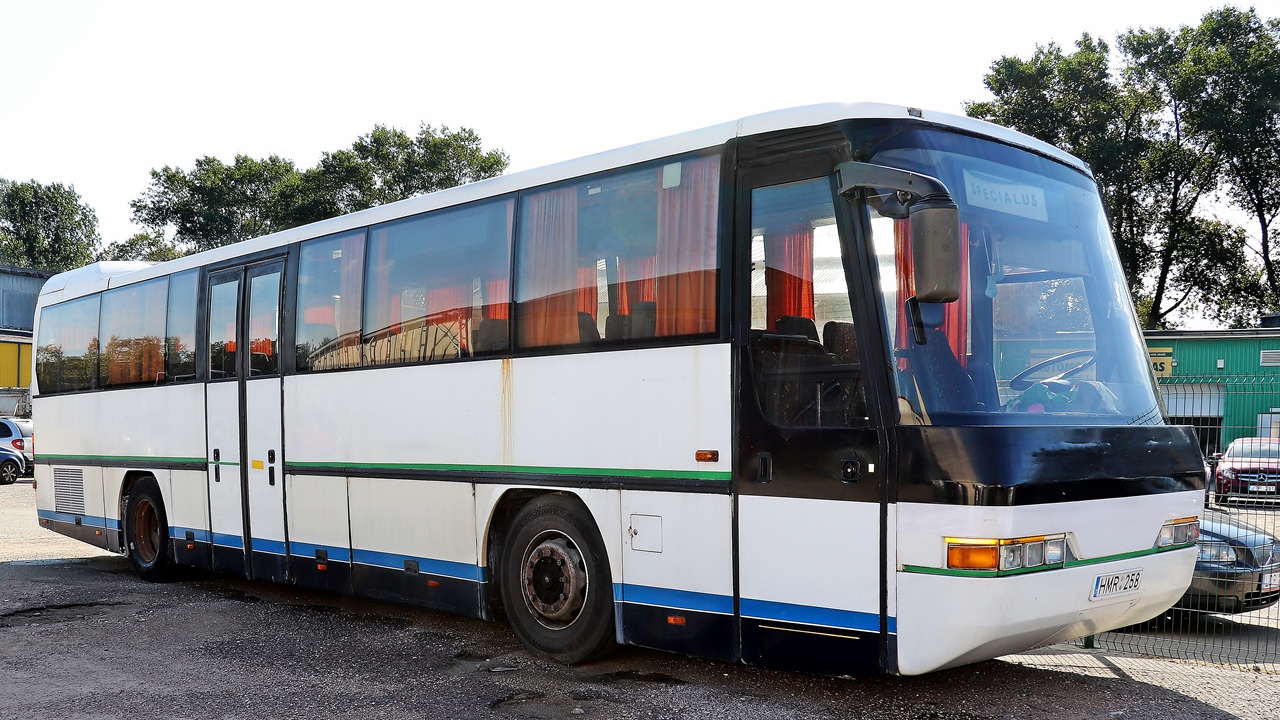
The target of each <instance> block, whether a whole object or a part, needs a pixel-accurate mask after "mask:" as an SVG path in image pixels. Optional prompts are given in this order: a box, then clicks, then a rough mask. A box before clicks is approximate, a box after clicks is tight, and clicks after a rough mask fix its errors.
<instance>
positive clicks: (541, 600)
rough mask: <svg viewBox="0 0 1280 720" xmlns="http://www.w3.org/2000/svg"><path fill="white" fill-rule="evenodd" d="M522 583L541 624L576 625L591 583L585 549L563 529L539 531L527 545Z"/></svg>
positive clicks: (551, 627) (554, 627) (552, 627)
mask: <svg viewBox="0 0 1280 720" xmlns="http://www.w3.org/2000/svg"><path fill="white" fill-rule="evenodd" d="M521 586H522V590H523V592H521V595H522V596H523V597H524V604H525V607H526V608H528V610H529V614H530V615H532V616H533V618H534V619H535V620H537V621H538V624H540V625H542V626H543V627H545V628H547V629H549V630H563V629H565V628H567V627H569V626H570V625H573V623H574V622H576V621H577V620H578V616H579V615H580V614H581V613H582V608H583V607H585V606H586V604H587V594H588V592H589V591H590V586H591V583H590V577H589V575H588V573H587V564H586V561H585V560H584V559H583V555H582V551H581V550H579V549H578V545H577V544H576V543H574V541H573V540H572V539H571V538H570V537H568V536H567V535H564V534H562V533H558V532H552V531H548V532H545V533H542V534H541V535H538V536H537V537H535V538H534V539H533V540H531V541H530V542H529V545H528V546H527V547H526V548H525V552H524V563H523V564H522V566H521Z"/></svg>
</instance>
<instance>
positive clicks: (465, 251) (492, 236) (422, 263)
mask: <svg viewBox="0 0 1280 720" xmlns="http://www.w3.org/2000/svg"><path fill="white" fill-rule="evenodd" d="M514 204H515V203H514V201H513V200H511V199H510V198H500V199H498V200H496V201H489V202H482V203H475V204H472V205H465V206H462V207H460V208H456V209H450V210H440V211H437V212H432V213H427V214H425V215H420V216H417V217H413V218H408V219H405V220H398V221H395V222H390V223H386V224H383V225H375V226H374V227H373V228H372V229H371V231H370V235H369V253H368V255H369V262H368V266H367V267H366V268H365V291H364V330H363V332H364V364H365V365H394V364H398V363H412V362H422V361H433V360H449V359H453V358H459V357H471V356H475V355H488V354H493V353H495V352H499V351H502V350H505V349H506V336H507V333H506V330H505V325H506V304H507V278H508V277H509V274H510V272H509V267H510V260H509V258H510V247H511V244H510V238H511V216H512V208H513V206H514ZM304 319H305V318H304ZM490 323H492V325H490Z"/></svg>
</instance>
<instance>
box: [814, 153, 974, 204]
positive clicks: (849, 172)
mask: <svg viewBox="0 0 1280 720" xmlns="http://www.w3.org/2000/svg"><path fill="white" fill-rule="evenodd" d="M836 182H837V185H838V186H839V187H840V194H841V195H842V196H847V195H849V193H852V192H853V191H854V190H857V189H858V188H867V187H872V188H886V189H888V190H902V191H904V192H909V193H911V194H912V195H915V196H917V197H920V198H927V197H930V196H933V195H945V196H946V197H947V199H950V198H951V191H950V190H948V189H947V186H946V185H945V184H944V183H943V182H942V181H941V180H939V179H937V178H933V177H929V176H928V175H921V174H920V173H913V172H909V171H907V170H898V169H897V168H891V167H886V166H884V165H872V164H871V163H862V162H842V163H840V164H839V165H836Z"/></svg>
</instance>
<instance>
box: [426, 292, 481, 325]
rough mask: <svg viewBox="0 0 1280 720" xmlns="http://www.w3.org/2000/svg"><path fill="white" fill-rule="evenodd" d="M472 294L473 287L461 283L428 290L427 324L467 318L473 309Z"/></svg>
mask: <svg viewBox="0 0 1280 720" xmlns="http://www.w3.org/2000/svg"><path fill="white" fill-rule="evenodd" d="M470 296H471V288H469V287H465V286H461V285H457V286H454V287H444V288H431V289H429V290H427V307H426V312H427V320H426V321H427V324H429V325H439V324H441V323H451V322H458V321H460V320H465V319H466V317H467V315H468V312H467V311H468V310H470V309H471V302H470Z"/></svg>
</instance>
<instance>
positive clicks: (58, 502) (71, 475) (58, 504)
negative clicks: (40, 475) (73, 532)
mask: <svg viewBox="0 0 1280 720" xmlns="http://www.w3.org/2000/svg"><path fill="white" fill-rule="evenodd" d="M53 509H54V510H56V511H58V512H60V513H67V514H69V515H84V471H83V470H81V469H80V468H58V467H56V468H54V469H53Z"/></svg>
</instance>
